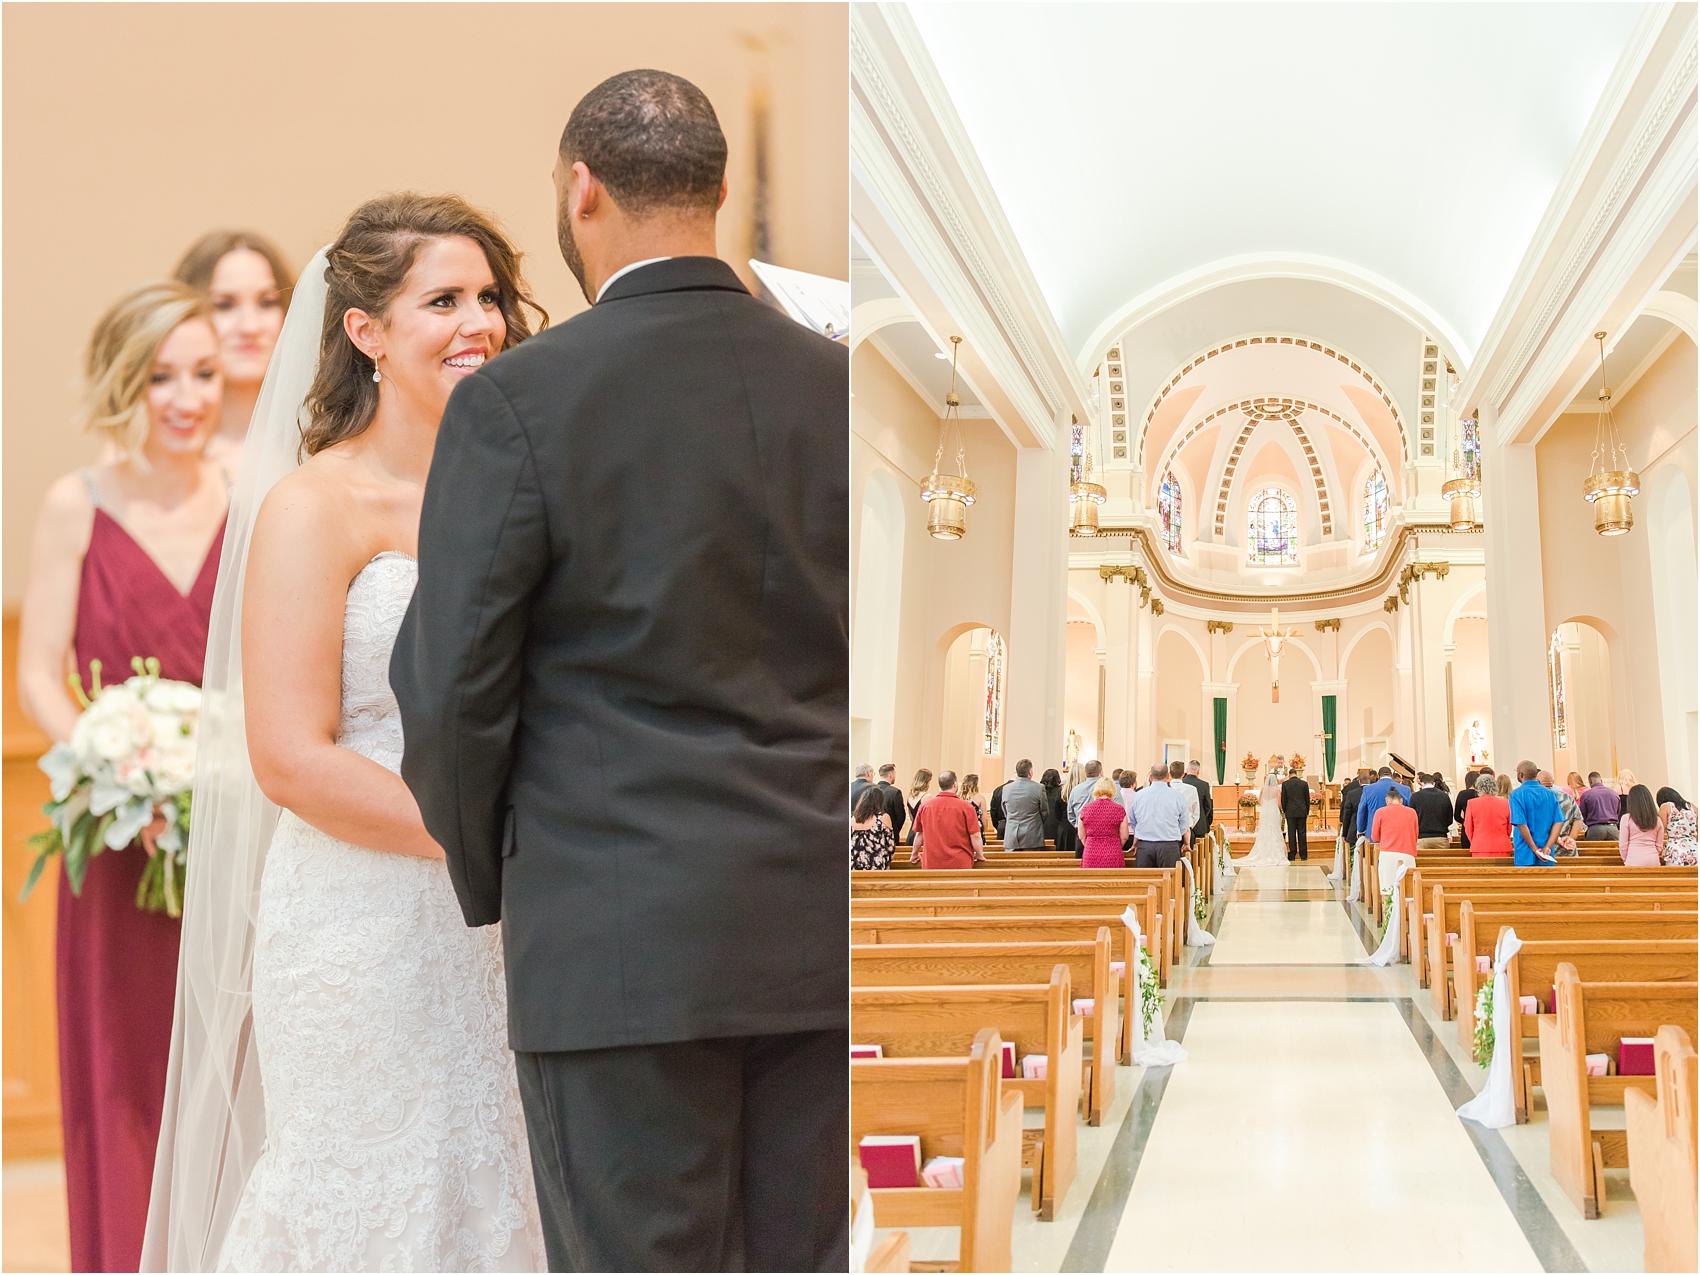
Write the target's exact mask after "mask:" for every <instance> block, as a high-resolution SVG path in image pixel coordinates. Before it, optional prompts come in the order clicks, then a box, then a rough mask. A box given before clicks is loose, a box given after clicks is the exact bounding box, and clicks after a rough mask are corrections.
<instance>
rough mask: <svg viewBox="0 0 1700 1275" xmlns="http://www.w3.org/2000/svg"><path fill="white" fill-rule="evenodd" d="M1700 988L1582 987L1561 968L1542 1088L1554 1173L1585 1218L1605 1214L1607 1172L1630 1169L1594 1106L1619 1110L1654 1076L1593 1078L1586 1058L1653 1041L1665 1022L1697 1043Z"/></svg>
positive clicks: (1620, 1137) (1548, 1022)
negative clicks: (1631, 1040) (1624, 1042)
mask: <svg viewBox="0 0 1700 1275" xmlns="http://www.w3.org/2000/svg"><path fill="white" fill-rule="evenodd" d="M1697 996H1700V983H1694V982H1687V983H1584V982H1582V980H1581V979H1580V978H1579V977H1577V974H1576V967H1575V966H1574V965H1571V964H1570V963H1569V962H1564V963H1561V964H1560V965H1559V967H1558V1013H1557V1014H1552V1015H1543V1016H1542V1017H1541V1023H1540V1026H1541V1088H1542V1089H1543V1090H1544V1091H1545V1093H1546V1100H1547V1130H1548V1141H1549V1146H1550V1149H1551V1156H1552V1176H1553V1178H1554V1180H1556V1181H1557V1183H1558V1185H1559V1187H1560V1188H1561V1189H1562V1190H1563V1191H1564V1193H1565V1194H1566V1195H1567V1196H1569V1197H1570V1201H1571V1203H1573V1204H1574V1205H1575V1206H1576V1207H1577V1209H1578V1210H1579V1211H1580V1212H1581V1214H1582V1216H1583V1217H1585V1218H1596V1217H1598V1216H1599V1215H1600V1202H1601V1201H1602V1200H1603V1199H1604V1198H1605V1171H1606V1170H1607V1169H1621V1168H1625V1167H1627V1166H1628V1164H1629V1145H1628V1137H1627V1134H1626V1133H1625V1132H1624V1131H1623V1130H1616V1129H1608V1130H1596V1129H1594V1128H1593V1125H1592V1118H1591V1115H1590V1107H1592V1106H1593V1105H1594V1104H1600V1105H1609V1106H1616V1105H1620V1104H1622V1103H1623V1101H1624V1091H1625V1090H1626V1089H1640V1090H1642V1091H1644V1092H1646V1093H1648V1094H1652V1093H1653V1092H1654V1091H1655V1085H1656V1078H1655V1077H1653V1076H1593V1077H1591V1076H1589V1075H1588V1071H1587V1065H1586V1063H1585V1062H1584V1057H1585V1055H1587V1054H1590V1053H1606V1054H1610V1055H1611V1056H1612V1057H1613V1058H1614V1059H1615V1058H1616V1056H1617V1045H1618V1041H1619V1040H1621V1039H1622V1038H1623V1037H1625V1036H1653V1035H1655V1034H1656V1033H1657V1032H1658V1030H1659V1028H1660V1027H1662V1026H1664V1025H1665V1024H1672V1025H1674V1026H1676V1027H1680V1028H1681V1029H1682V1030H1683V1031H1685V1032H1687V1033H1688V1034H1689V1036H1690V1038H1692V1036H1693V1034H1694V1031H1695V1017H1696V1012H1697V1011H1696V997H1697Z"/></svg>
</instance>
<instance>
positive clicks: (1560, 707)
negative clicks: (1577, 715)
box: [1547, 629, 1570, 748]
mask: <svg viewBox="0 0 1700 1275" xmlns="http://www.w3.org/2000/svg"><path fill="white" fill-rule="evenodd" d="M1547 689H1548V690H1549V691H1550V692H1551V694H1552V739H1553V747H1554V748H1568V747H1569V746H1570V727H1569V724H1568V723H1567V722H1566V721H1565V719H1564V630H1563V629H1554V630H1553V631H1552V643H1551V644H1550V645H1549V646H1548V647H1547Z"/></svg>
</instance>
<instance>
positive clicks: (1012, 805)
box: [1003, 757, 1045, 850]
mask: <svg viewBox="0 0 1700 1275" xmlns="http://www.w3.org/2000/svg"><path fill="white" fill-rule="evenodd" d="M1003 817H1004V832H1005V836H1004V849H1005V850H1043V849H1044V848H1045V790H1044V789H1043V788H1041V787H1040V786H1039V785H1038V784H1036V783H1034V782H1033V763H1032V762H1031V761H1029V760H1028V759H1027V758H1025V757H1023V758H1022V759H1021V760H1020V761H1018V762H1016V763H1015V778H1014V779H1012V780H1010V781H1009V782H1008V783H1007V784H1005V785H1004V787H1003Z"/></svg>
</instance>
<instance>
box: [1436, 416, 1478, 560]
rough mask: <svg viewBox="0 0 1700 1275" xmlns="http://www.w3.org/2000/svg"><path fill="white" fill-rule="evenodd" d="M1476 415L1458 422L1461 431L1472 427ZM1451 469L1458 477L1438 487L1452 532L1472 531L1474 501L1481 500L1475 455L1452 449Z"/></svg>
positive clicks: (1473, 526) (1474, 520) (1473, 528)
mask: <svg viewBox="0 0 1700 1275" xmlns="http://www.w3.org/2000/svg"><path fill="white" fill-rule="evenodd" d="M1475 424H1476V414H1475V412H1474V411H1472V412H1471V413H1470V415H1469V416H1467V417H1465V418H1464V419H1462V420H1460V421H1459V422H1458V428H1459V429H1460V430H1462V429H1463V428H1464V426H1465V425H1471V426H1474V425H1475ZM1452 468H1453V470H1454V472H1456V473H1457V475H1458V477H1456V478H1454V479H1452V480H1451V481H1449V482H1445V483H1442V484H1441V485H1440V494H1441V495H1442V496H1445V497H1446V499H1447V502H1448V504H1449V506H1450V508H1451V516H1450V522H1451V525H1452V530H1454V531H1473V530H1475V528H1476V526H1477V523H1476V501H1478V500H1480V499H1481V498H1482V482H1481V475H1480V474H1479V473H1477V472H1476V468H1477V467H1476V453H1474V452H1469V451H1461V450H1460V449H1458V448H1453V449H1452Z"/></svg>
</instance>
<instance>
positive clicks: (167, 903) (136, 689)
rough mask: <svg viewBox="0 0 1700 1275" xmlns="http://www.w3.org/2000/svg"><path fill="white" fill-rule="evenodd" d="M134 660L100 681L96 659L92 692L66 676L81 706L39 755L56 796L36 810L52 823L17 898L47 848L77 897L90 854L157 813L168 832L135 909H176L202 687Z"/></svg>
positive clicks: (127, 838) (37, 841)
mask: <svg viewBox="0 0 1700 1275" xmlns="http://www.w3.org/2000/svg"><path fill="white" fill-rule="evenodd" d="M131 665H132V667H133V668H134V669H135V676H134V677H131V678H129V679H128V680H127V681H124V682H120V683H118V684H117V685H114V686H108V687H105V688H103V687H102V686H101V685H100V665H99V662H98V661H97V662H95V663H94V664H93V665H92V669H93V673H94V686H93V698H92V699H91V698H89V696H87V695H85V694H84V693H83V687H82V682H81V680H80V679H79V678H78V677H76V676H75V675H73V676H72V678H71V687H72V690H73V691H74V692H75V693H76V695H77V699H78V702H79V703H81V704H82V706H83V712H82V715H81V716H80V717H78V719H77V724H76V726H75V727H74V728H73V730H72V732H71V739H70V741H69V743H64V744H55V745H54V746H53V747H52V748H51V749H49V750H48V752H47V755H46V756H44V757H43V758H42V759H41V762H40V765H41V768H42V770H43V771H45V772H46V774H47V776H48V780H49V785H50V788H51V790H52V794H53V800H52V801H50V802H49V803H48V804H47V805H46V806H44V807H42V810H43V813H45V814H46V815H48V817H49V818H50V819H52V821H53V826H52V828H51V829H49V830H48V831H47V832H44V833H41V834H39V835H38V836H36V837H34V838H32V844H34V845H35V846H36V847H37V849H38V850H39V851H40V854H39V855H38V857H37V859H36V861H35V865H34V866H33V867H32V868H31V870H30V875H29V879H28V880H27V881H26V882H25V883H24V889H23V894H22V895H21V896H20V899H24V898H28V897H29V894H30V891H31V890H32V889H34V888H35V883H36V881H37V880H38V879H39V878H40V876H41V872H42V869H43V868H44V867H45V866H46V863H47V860H48V859H49V858H51V857H52V856H53V855H54V854H63V855H64V856H65V874H66V876H67V877H68V878H69V880H70V884H71V890H72V892H73V893H77V894H80V893H81V892H82V885H83V877H84V874H85V873H86V872H87V871H88V861H89V860H90V859H91V858H92V857H94V856H95V855H97V854H99V853H101V852H102V851H103V850H122V849H124V848H125V847H127V846H131V845H133V844H134V843H135V842H136V840H137V839H138V837H140V836H141V834H142V831H143V829H145V828H147V827H148V826H149V825H150V824H152V823H153V822H154V821H155V819H156V817H163V818H164V820H165V829H164V831H163V832H161V833H160V834H159V836H158V837H157V838H156V839H154V842H153V844H152V847H151V848H150V849H149V851H148V863H147V866H146V867H145V868H144V869H143V872H142V881H141V886H140V888H139V889H138V890H137V892H136V906H137V907H139V908H141V909H143V910H144V911H150V912H159V911H163V912H166V913H168V914H169V915H171V916H178V915H181V913H182V900H183V878H184V871H185V867H186V863H187V858H186V851H187V848H188V844H189V807H190V790H191V788H192V787H193V785H194V781H195V742H196V731H197V728H198V725H199V721H200V707H201V692H200V690H199V688H197V687H194V686H191V685H189V684H188V683H187V682H173V681H168V680H164V679H162V678H161V677H160V676H159V661H158V660H154V659H149V660H141V659H136V660H133V661H131Z"/></svg>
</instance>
